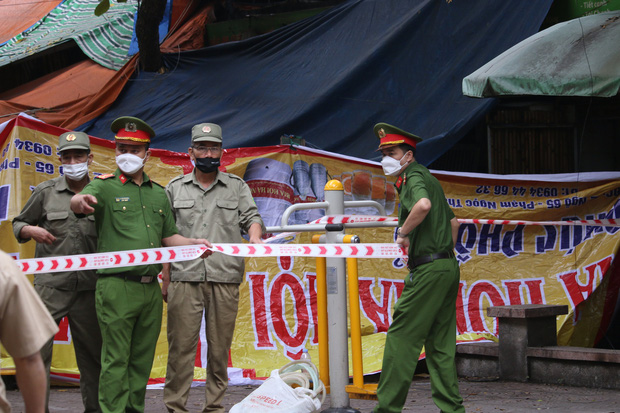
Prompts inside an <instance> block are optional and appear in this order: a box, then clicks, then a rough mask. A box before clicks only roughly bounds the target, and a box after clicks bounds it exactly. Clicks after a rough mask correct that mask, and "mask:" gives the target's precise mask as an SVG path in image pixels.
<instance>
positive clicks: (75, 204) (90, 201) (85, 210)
mask: <svg viewBox="0 0 620 413" xmlns="http://www.w3.org/2000/svg"><path fill="white" fill-rule="evenodd" d="M96 204H97V198H96V197H95V196H94V195H90V194H84V195H83V194H77V195H73V198H71V211H73V212H75V213H76V214H92V213H93V212H95V208H93V207H91V205H96Z"/></svg>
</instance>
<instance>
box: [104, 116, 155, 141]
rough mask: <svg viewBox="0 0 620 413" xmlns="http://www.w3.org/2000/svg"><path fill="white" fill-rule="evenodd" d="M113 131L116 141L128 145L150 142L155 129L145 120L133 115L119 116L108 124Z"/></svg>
mask: <svg viewBox="0 0 620 413" xmlns="http://www.w3.org/2000/svg"><path fill="white" fill-rule="evenodd" d="M110 128H111V129H112V132H114V133H115V136H114V139H116V141H118V142H121V143H124V144H128V145H142V144H149V143H151V138H153V137H154V136H155V131H154V130H153V128H151V127H150V126H149V125H148V124H147V123H146V122H145V121H143V120H141V119H138V118H134V117H133V116H121V117H120V118H117V119H115V120H114V122H112V126H110Z"/></svg>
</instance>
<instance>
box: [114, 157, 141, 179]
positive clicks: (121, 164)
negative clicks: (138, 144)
mask: <svg viewBox="0 0 620 413" xmlns="http://www.w3.org/2000/svg"><path fill="white" fill-rule="evenodd" d="M116 164H117V165H118V168H119V169H120V170H121V171H122V172H123V173H124V174H126V175H133V174H135V173H136V172H138V171H139V170H140V168H142V166H143V165H144V159H142V158H140V157H139V156H136V155H133V154H131V153H124V154H122V155H118V156H117V157H116Z"/></svg>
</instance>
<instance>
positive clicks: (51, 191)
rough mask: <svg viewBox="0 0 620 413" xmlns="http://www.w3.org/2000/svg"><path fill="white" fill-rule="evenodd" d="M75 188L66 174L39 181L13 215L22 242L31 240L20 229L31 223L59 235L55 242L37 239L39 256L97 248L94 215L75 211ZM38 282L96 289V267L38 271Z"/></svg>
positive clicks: (60, 287) (62, 287)
mask: <svg viewBox="0 0 620 413" xmlns="http://www.w3.org/2000/svg"><path fill="white" fill-rule="evenodd" d="M73 195H75V194H74V192H73V191H71V190H70V189H69V187H68V186H67V181H66V179H65V177H64V176H59V177H57V178H54V179H50V180H49V181H46V182H43V183H41V184H39V185H38V186H37V187H36V188H35V189H34V191H33V192H32V195H31V196H30V199H28V202H26V205H25V206H24V209H22V212H21V213H20V214H19V215H18V216H17V217H15V219H13V233H14V234H15V238H17V241H19V242H26V241H29V240H30V238H28V239H25V238H21V237H20V235H19V233H20V232H21V230H22V228H24V227H25V226H27V225H34V226H39V227H41V228H44V229H46V230H47V231H49V232H50V233H51V234H52V235H53V236H55V237H56V241H55V242H54V243H53V244H51V245H50V244H42V243H37V246H36V247H35V257H54V256H60V255H75V254H90V253H94V252H97V230H96V229H95V220H94V218H93V217H83V218H78V217H76V216H75V214H74V213H73V212H72V211H71V208H70V204H71V197H73ZM34 283H35V284H40V285H45V286H48V287H53V288H58V289H60V290H69V291H73V290H94V289H95V285H96V283H97V276H96V274H95V271H70V272H57V273H52V274H36V275H35V277H34Z"/></svg>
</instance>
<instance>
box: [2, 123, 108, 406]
mask: <svg viewBox="0 0 620 413" xmlns="http://www.w3.org/2000/svg"><path fill="white" fill-rule="evenodd" d="M58 151H59V153H60V158H59V159H60V163H61V164H62V168H63V173H64V176H59V177H57V178H54V179H50V180H49V181H45V182H43V183H41V184H39V185H38V186H37V187H36V188H35V189H34V191H33V193H32V195H31V196H30V199H28V202H27V203H26V205H25V206H24V208H23V209H22V211H21V213H20V214H19V215H18V216H17V217H16V218H15V219H13V232H14V234H15V238H17V240H18V241H19V242H26V241H30V240H31V239H34V240H35V241H36V242H37V245H36V248H35V257H53V256H59V255H73V254H89V253H93V252H96V250H97V231H96V229H95V221H94V219H92V217H83V218H77V217H76V216H75V215H74V214H73V213H72V212H71V211H70V209H69V204H70V203H71V197H72V196H73V195H75V194H76V193H79V192H80V191H81V190H82V189H83V188H84V187H85V186H86V184H88V182H90V179H89V177H88V166H89V165H90V164H91V162H92V160H93V154H92V153H90V139H89V138H88V135H87V134H85V133H83V132H65V133H63V134H62V135H60V137H59V140H58ZM96 282H97V275H96V274H95V271H69V272H57V273H53V274H36V275H35V277H34V286H35V289H36V291H37V293H38V294H39V296H40V297H41V299H42V301H43V302H44V303H45V306H46V307H47V309H48V310H49V312H50V313H51V315H52V317H53V318H54V320H55V321H56V323H57V324H59V323H60V320H61V319H62V318H63V317H65V316H68V317H69V326H70V328H71V337H72V339H73V346H74V349H75V358H76V361H77V365H78V369H79V370H80V390H81V392H82V401H83V403H84V410H85V411H86V412H97V411H99V400H98V399H99V398H98V395H97V390H98V388H99V374H100V371H101V333H100V332H99V325H98V324H97V312H96V311H95V285H96ZM53 344H54V339H53V337H52V339H51V340H50V341H48V342H47V343H46V344H45V345H44V346H43V347H42V349H41V357H42V358H43V363H44V365H45V368H46V370H47V375H48V388H47V394H48V398H49V372H50V365H51V363H52V348H53ZM46 405H47V404H46Z"/></svg>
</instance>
